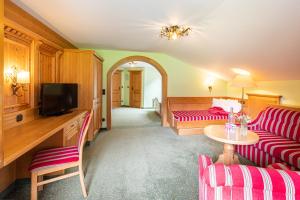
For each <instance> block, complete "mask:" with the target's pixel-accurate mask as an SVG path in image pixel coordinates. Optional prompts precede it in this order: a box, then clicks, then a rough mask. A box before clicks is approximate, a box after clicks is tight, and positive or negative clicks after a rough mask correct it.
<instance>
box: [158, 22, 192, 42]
mask: <svg viewBox="0 0 300 200" xmlns="http://www.w3.org/2000/svg"><path fill="white" fill-rule="evenodd" d="M191 30H192V29H191V28H190V27H184V26H179V25H171V26H164V27H162V28H161V31H160V37H162V38H163V37H165V38H167V39H168V40H171V39H172V40H177V39H178V38H181V37H185V36H188V35H189V33H190V32H191Z"/></svg>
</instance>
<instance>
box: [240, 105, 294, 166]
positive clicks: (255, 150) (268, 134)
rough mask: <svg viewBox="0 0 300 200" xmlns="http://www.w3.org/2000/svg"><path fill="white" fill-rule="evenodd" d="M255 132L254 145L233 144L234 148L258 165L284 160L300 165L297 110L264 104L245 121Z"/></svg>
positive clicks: (290, 163) (291, 164)
mask: <svg viewBox="0 0 300 200" xmlns="http://www.w3.org/2000/svg"><path fill="white" fill-rule="evenodd" d="M249 129H250V130H253V131H254V132H256V133H257V134H258V135H259V142H258V143H256V144H254V145H246V146H243V145H240V146H236V151H237V152H238V153H239V154H240V155H242V156H243V157H246V158H247V159H249V160H251V161H253V162H255V163H256V164H257V165H259V166H261V167H266V166H268V165H271V164H274V163H282V162H284V163H287V164H288V165H290V168H291V169H292V168H296V169H298V170H299V169H300V112H299V111H296V110H290V109H287V108H278V107H268V108H266V109H265V110H263V111H262V112H261V113H260V114H259V115H258V117H257V118H256V119H255V120H254V121H253V122H251V123H250V124H249Z"/></svg>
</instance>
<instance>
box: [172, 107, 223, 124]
mask: <svg viewBox="0 0 300 200" xmlns="http://www.w3.org/2000/svg"><path fill="white" fill-rule="evenodd" d="M172 113H173V118H174V119H175V120H176V121H179V122H186V121H199V120H226V119H228V115H219V114H212V113H210V112H208V110H188V111H173V112H172Z"/></svg>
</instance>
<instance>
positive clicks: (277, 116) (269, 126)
mask: <svg viewBox="0 0 300 200" xmlns="http://www.w3.org/2000/svg"><path fill="white" fill-rule="evenodd" d="M260 125H261V129H262V130H265V131H268V132H270V133H273V134H275V135H278V136H282V137H285V138H289V139H291V140H295V141H298V142H300V112H298V111H292V110H288V109H282V108H272V107H269V108H267V109H266V110H265V112H264V115H263V116H262V120H261V124H260Z"/></svg>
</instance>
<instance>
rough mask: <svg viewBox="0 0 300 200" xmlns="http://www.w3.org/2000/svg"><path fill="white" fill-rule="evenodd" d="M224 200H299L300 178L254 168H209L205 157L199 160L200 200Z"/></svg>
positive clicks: (291, 172) (281, 172)
mask: <svg viewBox="0 0 300 200" xmlns="http://www.w3.org/2000/svg"><path fill="white" fill-rule="evenodd" d="M203 161H205V162H203ZM208 163H210V164H208ZM227 199H230V200H243V199H265V200H268V199H273V200H283V199H300V174H299V173H297V172H293V171H283V170H275V169H265V168H259V167H254V166H244V165H231V166H225V165H224V164H212V161H211V159H210V158H209V157H208V156H204V155H201V156H199V200H227Z"/></svg>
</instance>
